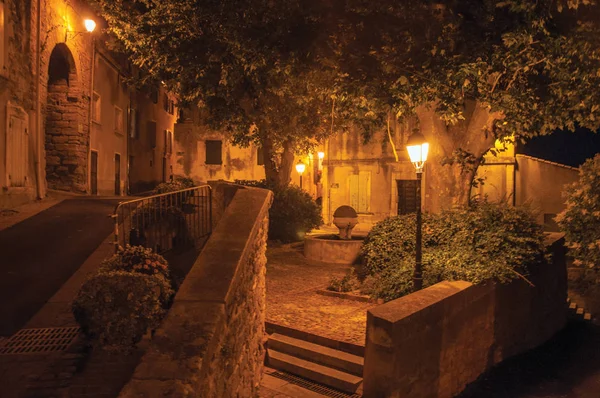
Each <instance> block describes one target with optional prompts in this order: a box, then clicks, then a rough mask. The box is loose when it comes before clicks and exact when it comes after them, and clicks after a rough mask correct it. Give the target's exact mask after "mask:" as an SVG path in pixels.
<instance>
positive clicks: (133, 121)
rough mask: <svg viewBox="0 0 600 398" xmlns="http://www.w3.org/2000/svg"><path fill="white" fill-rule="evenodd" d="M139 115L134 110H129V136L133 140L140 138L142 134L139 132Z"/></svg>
mask: <svg viewBox="0 0 600 398" xmlns="http://www.w3.org/2000/svg"><path fill="white" fill-rule="evenodd" d="M137 118H138V114H137V110H136V109H134V108H129V136H130V137H131V138H135V139H138V138H140V132H139V130H138V120H137Z"/></svg>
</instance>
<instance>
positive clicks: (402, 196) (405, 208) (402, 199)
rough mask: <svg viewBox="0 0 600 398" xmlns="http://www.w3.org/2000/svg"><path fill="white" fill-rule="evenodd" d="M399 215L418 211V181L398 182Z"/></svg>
mask: <svg viewBox="0 0 600 398" xmlns="http://www.w3.org/2000/svg"><path fill="white" fill-rule="evenodd" d="M396 187H397V188H398V215H400V214H409V213H415V212H416V211H417V180H396Z"/></svg>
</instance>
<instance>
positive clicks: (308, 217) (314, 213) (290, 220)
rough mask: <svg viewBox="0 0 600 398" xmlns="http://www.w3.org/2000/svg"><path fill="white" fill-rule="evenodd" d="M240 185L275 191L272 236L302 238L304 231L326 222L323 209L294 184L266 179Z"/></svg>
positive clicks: (271, 225) (272, 237)
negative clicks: (284, 184)
mask: <svg viewBox="0 0 600 398" xmlns="http://www.w3.org/2000/svg"><path fill="white" fill-rule="evenodd" d="M235 183H236V184H240V185H246V186H252V187H258V188H265V189H270V190H271V191H273V204H272V205H271V209H270V210H269V239H271V240H279V241H282V242H295V241H300V240H302V238H303V237H304V234H305V233H306V232H308V231H310V230H311V229H313V228H316V227H318V226H320V225H321V224H322V223H323V218H322V217H321V208H320V207H319V206H318V205H317V204H316V202H315V201H314V200H313V199H312V198H311V196H310V195H309V194H308V193H306V192H305V191H303V190H301V189H300V188H299V187H297V186H294V185H287V186H284V187H282V186H278V185H274V184H269V183H267V182H266V181H265V180H262V181H240V180H238V181H236V182H235Z"/></svg>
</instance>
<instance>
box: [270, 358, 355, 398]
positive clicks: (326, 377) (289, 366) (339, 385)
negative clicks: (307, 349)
mask: <svg viewBox="0 0 600 398" xmlns="http://www.w3.org/2000/svg"><path fill="white" fill-rule="evenodd" d="M267 353H268V361H269V366H270V367H272V368H275V369H279V370H284V371H286V372H289V373H292V374H295V375H298V376H300V377H304V378H305V379H308V380H312V381H314V382H317V383H319V384H323V385H325V386H328V387H332V388H335V389H338V390H341V391H345V392H348V393H355V392H356V390H357V389H358V388H359V386H360V385H361V383H362V380H363V379H362V377H358V376H355V375H352V374H350V373H346V372H342V371H340V370H337V369H333V368H329V367H327V366H323V365H319V364H317V363H314V362H310V361H306V360H304V359H300V358H297V357H294V356H291V355H288V354H284V353H282V352H279V351H276V350H274V349H272V348H269V349H268V350H267Z"/></svg>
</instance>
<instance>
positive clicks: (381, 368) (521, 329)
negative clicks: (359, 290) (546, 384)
mask: <svg viewBox="0 0 600 398" xmlns="http://www.w3.org/2000/svg"><path fill="white" fill-rule="evenodd" d="M555 235H558V234H555ZM563 243H564V240H563V238H562V237H560V235H558V236H553V237H551V238H550V239H549V240H548V245H549V251H550V252H551V253H552V257H551V261H550V262H549V263H548V264H540V265H539V266H538V267H536V268H534V269H533V270H532V272H531V275H530V276H529V277H528V278H529V280H530V281H531V282H532V283H533V284H534V285H535V287H532V286H530V285H528V284H527V283H525V282H524V281H523V280H521V279H517V280H514V281H513V282H511V283H510V284H507V285H496V284H486V285H471V284H470V283H468V282H464V281H457V282H442V283H438V284H436V285H434V286H431V287H429V288H427V289H424V290H421V291H419V292H416V293H413V294H410V295H408V296H405V297H402V298H400V299H397V300H394V301H391V302H389V303H386V304H383V305H381V306H378V307H375V308H373V309H371V310H369V311H368V313H367V339H366V348H365V366H364V374H363V377H364V395H365V396H366V397H398V398H400V397H411V398H420V397H423V398H435V397H453V396H455V395H456V394H458V393H460V392H461V391H462V390H463V389H464V387H465V386H466V385H467V384H468V383H470V382H472V381H474V380H475V379H477V377H479V375H480V374H482V373H483V372H485V371H486V370H487V369H489V368H491V367H492V366H493V365H495V364H497V363H499V362H500V361H502V360H504V359H506V358H508V357H510V356H513V355H516V354H518V353H521V352H524V351H526V350H528V349H531V348H533V347H535V346H537V345H540V344H542V343H543V342H545V341H546V340H548V339H549V338H550V337H552V335H553V334H554V333H556V332H557V331H559V330H560V329H561V328H562V327H563V326H564V324H565V322H566V312H567V307H566V288H567V286H566V265H565V257H564V254H565V249H564V246H563Z"/></svg>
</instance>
